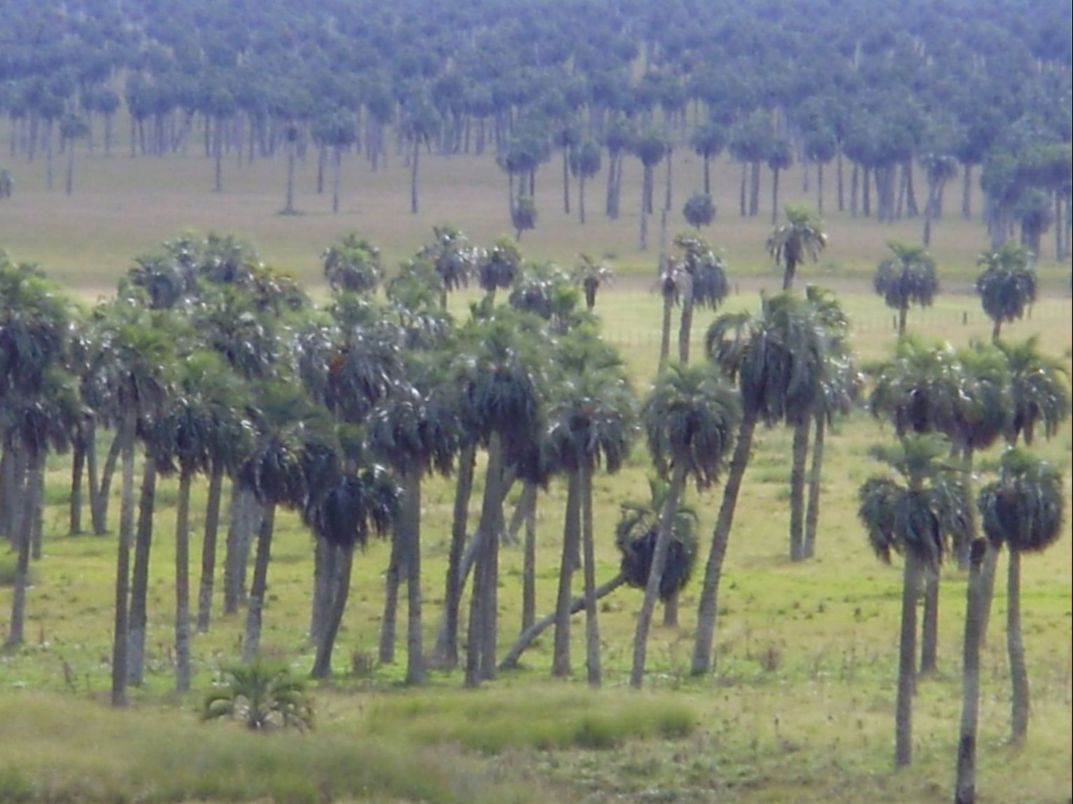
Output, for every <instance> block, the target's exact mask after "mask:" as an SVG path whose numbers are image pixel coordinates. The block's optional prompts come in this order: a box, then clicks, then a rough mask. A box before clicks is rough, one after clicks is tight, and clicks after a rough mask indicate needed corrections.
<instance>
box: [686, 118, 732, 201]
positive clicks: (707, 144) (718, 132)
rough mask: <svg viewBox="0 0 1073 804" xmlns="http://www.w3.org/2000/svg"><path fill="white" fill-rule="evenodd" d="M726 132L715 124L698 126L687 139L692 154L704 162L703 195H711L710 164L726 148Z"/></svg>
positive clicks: (709, 123)
mask: <svg viewBox="0 0 1073 804" xmlns="http://www.w3.org/2000/svg"><path fill="white" fill-rule="evenodd" d="M726 140H727V135H726V130H725V129H724V128H723V127H722V126H720V125H719V124H718V123H715V122H708V123H705V124H703V125H701V126H699V127H698V128H697V129H696V130H695V131H694V132H693V134H692V135H691V136H690V138H689V144H690V147H691V148H692V149H693V153H695V154H696V155H697V156H699V157H700V158H701V159H703V160H704V194H705V195H708V196H710V195H711V194H712V179H711V163H712V160H713V159H715V158H716V157H717V156H719V154H721V153H722V152H723V148H725V147H726Z"/></svg>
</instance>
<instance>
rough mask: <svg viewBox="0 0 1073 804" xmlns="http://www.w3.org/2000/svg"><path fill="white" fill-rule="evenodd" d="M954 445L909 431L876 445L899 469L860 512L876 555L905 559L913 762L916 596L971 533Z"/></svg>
mask: <svg viewBox="0 0 1073 804" xmlns="http://www.w3.org/2000/svg"><path fill="white" fill-rule="evenodd" d="M948 452H949V445H948V443H947V442H946V441H945V440H944V439H942V438H941V437H939V436H935V435H922V436H915V435H914V436H906V437H905V438H902V439H901V440H900V441H899V443H898V444H897V446H894V447H888V448H877V449H876V450H875V451H874V453H873V454H874V455H875V457H876V458H877V459H879V460H881V461H883V462H884V463H886V464H887V465H888V466H889V467H890V469H891V470H892V472H888V473H887V474H884V475H877V476H874V477H871V478H869V479H868V480H866V481H865V482H864V484H863V485H862V486H861V487H860V490H859V492H858V500H859V503H860V506H859V508H858V511H857V515H858V517H859V518H860V520H861V522H862V524H864V526H865V528H866V529H867V531H868V540H869V543H870V544H871V546H872V549H873V550H874V551H875V553H876V555H877V556H878V557H879V558H880V559H881V560H882V561H884V562H889V561H890V556H891V552H892V551H893V552H897V553H901V554H902V555H903V556H904V557H905V568H904V572H903V578H902V623H901V631H900V634H901V636H900V639H899V658H898V699H897V703H896V706H895V729H894V734H895V751H894V761H895V764H896V765H898V766H902V765H908V764H909V763H910V761H911V760H912V753H913V743H912V702H913V687H914V677H915V667H916V599H917V588H918V585H919V583H920V573H921V570H922V569H924V568H928V569H930V570H931V571H932V572H933V573H936V572H937V571H938V567H939V564H940V562H941V561H942V558H943V555H944V553H945V552H946V550H947V543H948V541H949V540H950V539H951V538H953V539H961V538H962V537H964V535H965V534H966V532H967V527H966V510H965V504H964V503H965V495H964V491H963V489H962V488H961V484H960V481H961V471H960V468H959V467H957V466H951V465H948V464H944V463H942V461H941V458H942V457H943V456H945V455H946V454H947V453H948Z"/></svg>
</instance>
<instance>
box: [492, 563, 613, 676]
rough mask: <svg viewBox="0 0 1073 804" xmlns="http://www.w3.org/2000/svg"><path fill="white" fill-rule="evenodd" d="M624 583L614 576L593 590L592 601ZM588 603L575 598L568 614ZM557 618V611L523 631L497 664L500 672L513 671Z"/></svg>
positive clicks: (606, 594)
mask: <svg viewBox="0 0 1073 804" xmlns="http://www.w3.org/2000/svg"><path fill="white" fill-rule="evenodd" d="M624 583H626V576H624V575H622V574H621V573H620V574H618V575H616V576H615V577H614V578H612V579H611V580H609V581H607V582H606V583H604V584H603V585H601V586H598V587H596V589H594V590H593V594H592V597H593V600H602V599H603V598H605V597H607V596H608V595H609V594H611V593H612V592H614V591H615V590H616V589H618V588H619V587H620V586H622V584H624ZM587 601H588V596H582V597H575V598H574V600H573V602H572V603H571V604H570V614H571V615H573V614H577V613H578V612H579V611H581V610H582V609H583V608H585V605H586V603H587ZM557 616H558V611H553V612H551V613H550V614H547V615H545V616H544V617H543V618H541V619H540V620H537V621H536V622H535V623H533V624H532V625H531V626H529V628H527V629H525V631H524V632H523V633H522V635H521V636H519V637H518V639H517V641H516V642H515V643H514V644H513V645H512V646H511V648H510V650H509V651H507V654H506V655H505V656H504V657H503V661H501V662H500V663H499V669H500V670H513V669H514V668H516V667H517V666H518V659H519V658H520V657H521V655H522V653H524V652H525V649H526V648H528V647H529V646H530V645H532V644H533V641H534V640H535V639H536V638H537V637H538V636H540V635H541V634H543V633H544V632H545V631H547V630H548V629H549V628H551V626H552V625H554V624H555V618H556V617H557Z"/></svg>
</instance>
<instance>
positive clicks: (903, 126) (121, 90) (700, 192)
mask: <svg viewBox="0 0 1073 804" xmlns="http://www.w3.org/2000/svg"><path fill="white" fill-rule="evenodd" d="M426 5H427V4H424V3H420V2H404V3H396V4H392V5H391V6H390V7H384V6H382V4H375V3H368V2H359V3H351V2H342V0H338V1H333V2H325V3H320V4H318V6H317V9H316V10H315V11H313V10H310V9H309V8H307V7H306V6H305V5H304V4H301V3H298V2H281V3H276V4H272V5H271V6H270V7H269V6H262V5H255V6H252V7H249V8H242V9H241V10H239V9H237V8H233V7H231V6H229V5H226V4H224V5H221V4H217V3H211V2H200V0H199V1H198V2H188V3H183V4H179V5H175V4H171V5H169V4H162V3H137V4H135V3H110V2H102V1H101V0H79V1H78V2H74V3H69V4H65V6H64V9H65V10H64V11H62V12H61V11H60V10H58V9H56V8H53V7H52V6H50V5H49V4H39V3H33V2H19V0H6V2H5V3H3V4H2V8H3V10H4V12H5V14H6V16H8V17H10V18H12V19H20V20H23V25H22V26H21V27H20V30H19V31H18V32H16V31H15V29H14V28H12V29H10V30H9V31H7V32H5V33H0V41H2V42H3V49H4V52H5V54H6V56H5V59H4V60H3V62H2V63H0V111H2V112H3V113H4V115H6V116H7V118H8V120H9V121H10V126H11V129H10V140H9V142H10V149H9V154H8V155H9V157H10V158H11V159H12V160H16V159H21V160H22V161H23V164H19V165H18V166H17V167H12V166H6V167H5V169H4V172H3V174H2V175H3V176H4V185H3V186H4V187H5V188H6V190H5V192H7V193H10V191H11V188H12V186H13V182H12V180H13V179H14V180H15V184H17V180H18V177H19V176H20V175H22V174H24V173H25V172H27V171H34V172H35V173H37V172H38V171H40V172H41V173H43V174H44V176H45V179H46V182H45V183H46V185H47V187H48V188H49V189H51V188H53V186H54V185H55V186H57V187H58V186H59V176H58V174H59V173H60V172H61V167H60V163H61V160H62V172H63V174H64V180H63V186H64V188H65V189H66V191H67V192H68V193H70V192H73V191H75V189H76V188H77V187H78V186H79V179H78V161H79V160H78V156H77V154H78V153H79V152H83V153H85V152H88V153H93V154H102V153H103V154H105V155H112V154H114V155H115V156H118V155H119V154H120V152H123V153H127V154H128V155H129V157H131V158H132V159H141V158H147V157H154V158H162V157H168V156H175V155H178V156H184V157H185V156H193V155H197V154H200V155H202V156H203V158H204V159H205V160H207V162H208V163H209V164H211V169H210V170H209V176H210V177H211V178H207V180H206V183H205V189H206V190H213V191H216V192H225V191H226V190H227V188H228V184H229V182H230V181H231V179H232V178H233V176H234V174H235V171H242V170H244V169H246V168H248V167H249V166H250V165H251V164H253V163H255V162H260V161H263V160H270V161H273V162H274V163H275V164H278V165H279V177H280V185H281V192H280V197H281V205H280V209H281V212H283V213H285V214H295V213H297V212H300V211H301V210H302V208H303V207H310V206H311V205H318V207H319V205H320V204H322V203H326V202H322V201H319V200H315V199H314V198H312V197H311V193H312V192H314V188H310V187H305V186H301V185H299V184H297V183H296V178H295V177H296V170H295V165H296V162H299V161H300V162H303V163H305V162H312V163H313V164H315V166H316V170H315V175H316V179H315V193H316V194H317V195H318V196H319V195H321V194H327V195H330V198H331V201H330V208H331V209H332V211H333V212H339V211H340V205H341V195H342V194H343V193H344V192H352V191H353V192H360V184H359V186H358V188H356V189H355V190H351V188H349V187H347V186H344V185H343V183H342V181H341V169H342V166H343V164H344V161H345V160H356V159H358V158H361V159H363V160H364V161H365V163H366V164H367V167H368V169H369V170H378V169H381V168H383V167H384V166H386V165H387V164H388V163H389V161H391V162H395V161H398V162H399V163H400V164H401V163H404V164H405V165H406V166H407V167H408V170H407V176H408V179H409V183H410V188H409V194H408V195H409V204H408V207H409V211H411V212H415V213H416V212H417V211H418V209H419V207H420V199H421V190H420V187H421V185H420V182H421V166H422V164H425V157H424V156H423V155H425V154H428V155H431V156H435V157H439V158H447V157H450V156H451V155H454V154H476V155H487V158H488V159H494V160H495V163H496V164H497V165H498V166H499V167H500V168H501V169H502V171H503V173H504V174H505V175H504V179H505V185H506V189H507V194H506V201H507V203H506V205H505V208H504V217H503V226H504V228H505V227H506V226H507V225H508V224H509V225H511V226H512V227H513V228H514V229H515V231H516V233H517V235H518V236H519V237H520V236H522V233H523V232H525V231H526V230H528V229H531V228H533V227H535V226H536V225H537V224H538V221H539V219H540V215H539V213H540V210H538V208H537V206H536V203H535V190H536V184H537V175H538V173H540V172H541V168H542V167H543V166H545V165H547V166H548V169H547V170H545V171H543V172H544V173H547V174H549V175H548V178H547V180H548V181H551V182H555V183H561V202H562V212H563V213H564V214H566V215H573V214H576V215H577V217H578V220H579V222H580V223H581V224H583V223H584V222H585V218H586V210H587V209H588V210H589V213H588V214H590V215H591V210H592V208H593V206H594V202H595V201H596V199H594V198H588V197H587V196H590V195H592V193H593V190H594V189H595V188H594V187H593V184H594V182H595V180H596V179H597V178H598V177H599V178H600V181H601V183H602V187H601V188H600V191H599V193H600V201H601V203H600V204H599V207H601V208H602V211H603V212H604V214H605V215H606V216H608V217H609V218H612V219H614V218H618V217H619V215H620V212H621V210H622V209H623V204H628V205H629V208H630V210H631V212H632V211H633V209H637V210H638V211H639V215H638V221H639V226H640V229H639V232H638V240H639V243H640V246H641V248H642V249H643V248H645V247H647V245H648V241H649V239H650V238H649V236H648V234H649V229H650V224H649V218H650V216H660V217H662V215H663V214H665V213H668V212H673V213H676V212H678V211H679V210H681V212H682V214H683V216H684V218H685V220H687V221H689V222H690V223H691V224H693V225H696V226H701V225H705V224H707V223H710V222H711V220H712V219H713V218H714V216H715V215H716V213H717V210H716V208H715V205H714V202H713V200H712V196H713V189H712V180H711V175H710V166H711V163H712V162H713V160H717V159H720V158H729V159H730V160H731V161H732V162H733V163H734V164H735V165H737V166H738V167H739V168H740V187H739V188H738V189H739V192H738V201H739V203H738V205H737V206H738V209H737V212H738V213H739V214H740V215H742V216H756V215H759V214H760V209H761V206H766V207H767V208H768V211H769V212H770V215H771V218H772V222H774V221H775V219H776V217H777V216H778V214H779V213H780V212H781V206H782V205H781V204H780V202H779V191H780V186H779V185H780V178H783V177H785V176H786V175H787V174H786V169H787V168H788V167H790V166H791V165H793V164H795V163H796V164H798V165H800V166H802V167H803V168H804V171H803V177H804V184H803V187H802V189H803V190H804V191H805V192H806V193H808V194H810V195H811V194H812V193H813V192H814V193H815V201H816V204H815V205H816V207H817V209H818V211H819V212H820V213H821V214H822V213H823V212H824V206H825V204H827V205H835V204H836V205H837V209H838V211H839V212H843V211H845V212H848V213H849V214H851V215H853V216H855V217H856V216H858V215H860V216H869V217H874V218H875V219H877V220H879V221H888V222H889V221H894V220H896V219H902V218H916V219H919V220H920V222H921V231H922V240H923V242H924V245H925V246H927V245H928V244H929V242H930V239H931V233H932V230H933V228H934V227H935V226H936V225H938V224H939V222H940V221H941V219H942V218H943V216H944V213H945V212H947V211H948V210H949V208H950V207H951V206H956V208H957V210H958V212H959V213H960V215H961V216H962V217H965V218H969V217H971V216H973V215H974V214H977V215H979V216H980V217H981V219H982V221H983V223H984V224H985V225H986V227H987V231H988V234H989V237H990V240H991V244H992V246H994V247H997V246H999V245H1001V243H1002V242H1004V241H1005V240H1006V239H1008V238H1009V237H1010V235H1011V234H1012V233H1015V232H1016V233H1019V237H1020V239H1021V240H1022V242H1023V243H1024V244H1025V245H1026V246H1027V247H1028V248H1029V249H1030V250H1031V251H1032V252H1033V253H1035V254H1037V255H1038V256H1040V257H1041V258H1042V255H1043V254H1044V252H1045V251H1046V252H1047V253H1051V252H1053V254H1054V257H1055V259H1056V260H1058V261H1061V260H1062V259H1063V258H1064V257H1065V256H1067V255H1068V253H1069V240H1070V235H1069V230H1070V212H1069V210H1070V205H1069V204H1070V201H1069V198H1070V183H1069V174H1070V156H1069V140H1070V137H1069V123H1068V120H1069V109H1070V61H1071V57H1070V49H1069V44H1068V42H1067V41H1065V40H1066V39H1067V38H1068V37H1064V36H1063V35H1062V31H1063V30H1068V28H1069V10H1068V9H1067V8H1065V7H1064V6H1063V5H1062V4H1060V3H1051V4H1045V5H1043V6H1039V5H1038V4H1036V5H1033V6H1031V8H1029V7H1027V6H1025V5H1024V4H1023V3H1018V2H994V3H988V4H985V5H984V6H980V5H979V4H974V5H973V6H972V8H971V9H963V8H962V7H961V6H960V4H959V3H956V2H949V3H942V4H938V5H935V6H929V7H926V8H925V7H915V6H913V7H910V6H904V5H898V6H891V5H890V4H884V3H877V2H872V0H867V1H864V0H862V2H858V3H854V4H853V5H852V6H851V7H849V8H843V7H842V5H840V4H837V5H831V4H828V3H824V2H817V3H814V4H812V6H813V7H812V8H811V9H810V12H809V13H807V14H799V13H796V11H797V4H791V3H776V4H774V5H771V4H768V5H770V8H766V7H765V9H764V10H761V9H760V8H759V7H754V6H753V5H750V4H731V5H729V6H722V7H721V6H713V5H711V4H701V7H696V4H692V3H687V2H684V0H683V1H681V2H672V3H663V4H661V5H660V6H659V7H658V8H655V7H649V6H647V5H645V4H643V3H637V2H613V3H612V2H601V1H599V0H598V1H597V2H591V3H574V4H566V5H565V6H564V5H563V4H559V3H549V2H548V0H517V2H509V3H506V2H487V3H465V4H463V3H439V4H437V5H436V7H435V8H427V7H426ZM970 11H971V13H969V12H970ZM549 12H551V13H549ZM415 19H417V20H420V21H421V24H420V25H412V24H410V22H411V21H412V20H415ZM25 32H31V33H29V34H27V33H25ZM773 32H774V33H775V35H772V33H773ZM296 54H301V56H300V57H299V56H297V55H296ZM676 151H677V152H679V153H683V152H685V153H691V154H693V155H695V156H696V157H697V158H698V159H699V160H701V161H702V163H703V180H702V181H701V178H700V177H687V180H688V179H695V181H696V183H695V184H694V185H693V186H694V187H695V188H696V189H695V191H693V190H689V191H688V192H689V193H690V194H689V197H688V198H687V199H686V200H685V201H684V203H683V202H676V201H675V195H676V193H675V177H674V176H673V175H672V165H673V162H674V160H673V158H672V157H673V155H674V154H675V152H676ZM627 165H629V166H630V168H629V169H630V170H639V171H640V174H641V175H642V176H643V186H642V192H641V197H640V198H639V199H637V201H636V202H635V201H633V200H630V199H623V198H622V186H623V173H624V170H625V169H626V166H627ZM765 171H766V172H767V173H768V174H769V176H770V180H771V184H770V193H767V192H762V190H761V183H762V182H761V179H762V174H763V173H764V172H765ZM542 180H543V179H542ZM679 181H681V179H679ZM657 185H661V186H658V187H657ZM952 185H953V187H956V186H958V185H960V187H959V190H960V199H959V200H958V202H957V203H956V204H951V202H950V199H949V197H948V196H949V195H951V194H953V193H954V192H957V190H955V189H953V187H952ZM977 185H978V186H979V188H981V189H982V190H983V193H984V196H985V208H984V209H983V210H974V209H973V200H972V199H973V194H974V191H975V189H976V187H977ZM678 192H679V195H681V191H678ZM545 197H546V196H545ZM768 198H770V201H768ZM635 203H636V204H637V206H636V207H634V204H635ZM402 211H403V210H400V212H402ZM723 212H724V216H725V214H726V211H725V210H724V211H723ZM549 215H550V211H549V210H544V218H545V219H547V218H548V217H549ZM1049 230H1051V231H1053V244H1052V245H1048V246H1047V247H1046V248H1045V243H1044V242H1043V235H1044V233H1046V232H1048V231H1049Z"/></svg>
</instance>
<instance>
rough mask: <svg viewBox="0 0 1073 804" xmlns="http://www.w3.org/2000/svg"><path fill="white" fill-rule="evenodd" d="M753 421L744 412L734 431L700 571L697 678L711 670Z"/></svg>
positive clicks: (694, 668) (695, 649)
mask: <svg viewBox="0 0 1073 804" xmlns="http://www.w3.org/2000/svg"><path fill="white" fill-rule="evenodd" d="M755 428H756V418H755V417H754V416H752V415H750V414H749V413H748V412H746V414H745V416H744V417H743V418H742V420H741V425H740V427H739V428H738V443H737V444H736V445H735V446H734V456H733V457H732V458H731V460H730V471H729V473H728V474H727V480H726V485H725V486H724V487H723V502H722V503H721V504H720V506H719V518H718V519H717V520H716V522H715V530H714V531H713V532H712V546H711V550H710V551H709V553H708V562H707V565H706V566H705V568H704V584H703V586H702V587H701V593H700V605H699V606H698V608H697V635H696V639H695V640H694V643H693V665H692V673H693V674H694V675H700V674H702V673H707V672H708V671H709V670H711V668H712V640H713V638H714V635H715V621H716V614H717V612H718V607H717V604H718V600H719V581H720V580H721V578H722V575H723V560H724V559H725V558H726V551H727V545H728V544H729V542H730V528H731V526H732V525H733V524H734V509H735V508H736V507H737V504H738V492H739V491H740V490H741V481H742V479H743V478H744V477H745V469H746V467H747V466H748V464H749V451H750V449H751V448H752V443H753V432H754V430H755Z"/></svg>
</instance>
